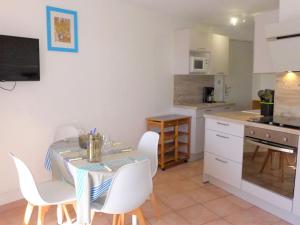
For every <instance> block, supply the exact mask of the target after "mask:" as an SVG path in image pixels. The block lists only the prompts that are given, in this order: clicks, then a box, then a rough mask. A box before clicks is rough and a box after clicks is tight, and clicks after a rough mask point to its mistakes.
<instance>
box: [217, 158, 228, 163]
mask: <svg viewBox="0 0 300 225" xmlns="http://www.w3.org/2000/svg"><path fill="white" fill-rule="evenodd" d="M215 160H217V161H219V162H221V163H228V162H227V161H225V160H222V159H219V158H215Z"/></svg>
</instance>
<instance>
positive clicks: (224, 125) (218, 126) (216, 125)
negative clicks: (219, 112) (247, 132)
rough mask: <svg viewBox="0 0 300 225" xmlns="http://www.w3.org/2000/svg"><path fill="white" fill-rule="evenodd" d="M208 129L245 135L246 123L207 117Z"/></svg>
mask: <svg viewBox="0 0 300 225" xmlns="http://www.w3.org/2000/svg"><path fill="white" fill-rule="evenodd" d="M206 129H209V130H214V131H218V132H221V133H226V134H230V135H234V136H238V137H241V138H243V137H244V125H242V124H238V123H230V122H228V121H223V120H215V119H207V120H206Z"/></svg>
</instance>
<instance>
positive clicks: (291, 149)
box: [242, 126, 298, 199]
mask: <svg viewBox="0 0 300 225" xmlns="http://www.w3.org/2000/svg"><path fill="white" fill-rule="evenodd" d="M297 148H298V135H294V134H289V133H285V132H280V131H275V130H269V129H264V128H258V127H252V126H246V127H245V139H244V152H243V172H242V178H243V180H246V181H248V182H250V183H253V184H256V185H258V186H261V187H263V188H265V189H268V190H270V191H272V192H275V193H278V194H280V195H282V196H285V197H288V198H291V199H292V198H293V197H294V186H295V177H296V163H297V160H296V159H297Z"/></svg>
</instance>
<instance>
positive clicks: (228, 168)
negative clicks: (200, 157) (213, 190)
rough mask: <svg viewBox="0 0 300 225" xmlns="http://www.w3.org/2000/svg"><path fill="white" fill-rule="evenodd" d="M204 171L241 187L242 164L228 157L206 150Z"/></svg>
mask: <svg viewBox="0 0 300 225" xmlns="http://www.w3.org/2000/svg"><path fill="white" fill-rule="evenodd" d="M204 157H205V161H204V171H205V173H206V174H209V175H210V176H212V177H215V178H217V179H219V180H221V181H223V182H225V183H227V184H230V185H232V186H234V187H237V188H240V187H241V182H242V165H241V164H238V163H235V162H233V161H230V160H228V159H226V158H223V157H220V156H218V155H214V154H211V153H208V152H205V155H204Z"/></svg>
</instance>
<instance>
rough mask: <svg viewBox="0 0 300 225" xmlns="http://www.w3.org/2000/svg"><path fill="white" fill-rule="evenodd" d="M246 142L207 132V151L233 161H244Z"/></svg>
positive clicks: (218, 133) (239, 138)
mask: <svg viewBox="0 0 300 225" xmlns="http://www.w3.org/2000/svg"><path fill="white" fill-rule="evenodd" d="M243 145H244V141H243V138H241V137H236V136H232V135H229V134H224V133H221V132H217V131H212V130H208V129H206V130H205V151H206V152H210V153H212V154H216V155H219V156H221V157H224V158H227V159H230V160H233V161H235V162H237V163H242V161H243Z"/></svg>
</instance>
